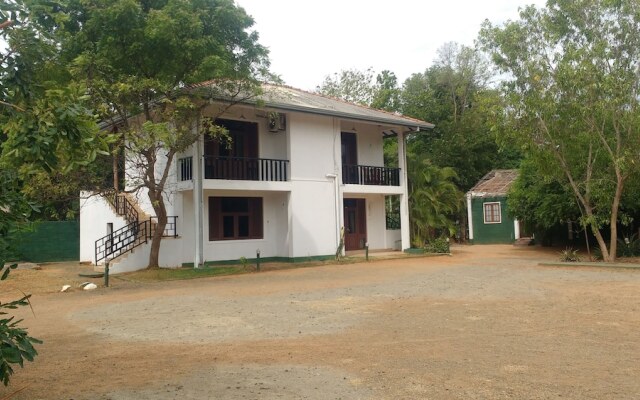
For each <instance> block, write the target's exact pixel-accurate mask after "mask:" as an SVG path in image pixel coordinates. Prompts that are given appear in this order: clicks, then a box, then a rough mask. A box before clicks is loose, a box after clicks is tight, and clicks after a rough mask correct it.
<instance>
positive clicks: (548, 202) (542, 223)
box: [507, 159, 580, 231]
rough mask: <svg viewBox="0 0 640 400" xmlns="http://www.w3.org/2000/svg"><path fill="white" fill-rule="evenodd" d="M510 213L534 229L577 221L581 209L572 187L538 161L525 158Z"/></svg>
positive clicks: (512, 192) (511, 196)
mask: <svg viewBox="0 0 640 400" xmlns="http://www.w3.org/2000/svg"><path fill="white" fill-rule="evenodd" d="M507 207H508V209H509V212H510V214H511V215H512V216H513V217H515V218H517V219H518V220H520V221H523V222H524V223H525V224H526V225H527V226H530V227H532V228H534V231H538V230H547V229H550V228H551V227H553V226H554V225H557V224H560V223H563V222H564V221H577V220H578V219H579V218H580V210H579V208H578V204H577V203H576V201H575V197H574V195H573V192H572V190H571V188H570V187H567V185H563V184H562V183H561V182H558V181H557V180H555V179H553V178H551V177H549V176H546V175H544V174H542V173H541V172H540V171H539V168H538V164H537V163H536V162H534V161H533V160H531V159H525V160H524V161H523V162H522V164H521V166H520V173H519V174H518V178H517V179H516V181H515V182H514V183H513V185H512V186H511V189H510V190H509V195H508V197H507Z"/></svg>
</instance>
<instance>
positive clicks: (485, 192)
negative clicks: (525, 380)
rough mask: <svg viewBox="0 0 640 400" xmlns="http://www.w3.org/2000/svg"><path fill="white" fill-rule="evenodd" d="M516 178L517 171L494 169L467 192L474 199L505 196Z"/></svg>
mask: <svg viewBox="0 0 640 400" xmlns="http://www.w3.org/2000/svg"><path fill="white" fill-rule="evenodd" d="M517 177H518V170H517V169H494V170H492V171H490V172H489V173H488V174H486V175H485V176H483V177H482V179H480V181H478V183H476V185H475V186H474V187H472V188H471V190H469V193H471V195H472V196H474V197H487V196H506V195H507V193H508V192H509V188H510V187H511V185H512V184H513V182H514V181H515V180H516V178H517Z"/></svg>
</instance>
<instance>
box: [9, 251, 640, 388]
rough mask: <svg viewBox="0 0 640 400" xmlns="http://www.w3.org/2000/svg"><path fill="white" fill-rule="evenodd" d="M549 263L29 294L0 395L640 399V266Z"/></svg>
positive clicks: (510, 256) (529, 255)
mask: <svg viewBox="0 0 640 400" xmlns="http://www.w3.org/2000/svg"><path fill="white" fill-rule="evenodd" d="M555 259H557V254H555V253H553V252H548V251H542V250H539V249H535V248H515V247H512V246H459V247H455V248H454V250H453V256H451V257H435V258H434V257H430V258H407V259H399V260H384V261H376V262H370V263H362V264H347V265H329V266H320V267H313V268H303V269H294V270H283V271H274V272H267V273H259V274H248V275H239V276H228V277H219V278H207V279H198V280H191V281H179V282H168V283H167V282H165V283H157V284H145V285H140V284H132V283H128V282H119V281H117V280H114V287H112V288H110V289H99V290H97V291H94V292H89V293H85V292H73V293H55V294H46V295H40V296H35V297H34V298H33V303H34V307H35V312H36V317H35V318H34V317H33V315H31V314H29V313H26V312H24V313H23V314H24V315H23V317H24V318H25V325H26V326H28V327H29V329H30V332H31V334H32V335H33V336H35V337H38V338H41V339H43V340H44V341H45V343H44V345H41V346H40V347H39V351H40V356H39V357H38V358H37V359H36V362H35V363H30V364H29V365H26V366H25V368H24V369H22V370H18V371H17V373H16V375H15V379H14V381H13V383H12V386H11V387H10V388H9V389H8V390H7V389H0V398H2V396H3V395H4V394H7V393H10V392H11V389H12V388H13V389H14V390H15V389H18V388H21V387H23V386H25V385H26V386H27V387H26V389H25V390H23V391H22V392H20V393H18V394H17V395H16V396H15V397H14V398H15V399H38V398H42V399H49V398H54V399H61V398H68V399H161V400H162V399H204V398H212V399H213V398H216V399H232V400H235V399H513V398H527V399H550V398H554V399H555V398H569V399H635V398H639V396H640V395H639V393H640V334H639V332H640V270H615V269H604V268H603V269H600V268H586V267H585V268H581V267H580V268H578V267H566V268H557V267H542V266H538V262H540V261H553V260H555ZM27 289H28V288H27Z"/></svg>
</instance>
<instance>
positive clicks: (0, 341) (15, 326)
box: [0, 260, 42, 386]
mask: <svg viewBox="0 0 640 400" xmlns="http://www.w3.org/2000/svg"><path fill="white" fill-rule="evenodd" d="M16 267H17V265H16V264H13V265H10V266H5V265H4V262H2V261H1V260H0V274H1V275H0V280H5V279H6V278H7V276H9V271H11V270H12V269H15V268H16ZM29 297H31V295H24V296H23V297H22V298H21V299H18V300H14V301H10V302H7V303H0V381H2V383H3V384H4V385H5V386H7V385H8V384H9V378H10V377H11V375H13V368H12V365H15V364H17V365H19V366H21V367H22V366H23V364H24V360H27V361H33V358H34V357H35V356H36V354H38V352H37V351H36V349H35V348H33V344H34V343H42V342H41V341H40V340H38V339H35V338H32V337H31V336H29V335H28V333H27V330H26V329H24V328H21V327H20V326H19V324H20V322H22V320H14V318H15V317H9V316H7V313H6V312H4V311H3V310H7V309H9V310H13V309H16V308H18V307H21V306H26V305H29V306H30V304H29Z"/></svg>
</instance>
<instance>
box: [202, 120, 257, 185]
mask: <svg viewBox="0 0 640 400" xmlns="http://www.w3.org/2000/svg"><path fill="white" fill-rule="evenodd" d="M216 124H217V125H220V126H223V127H225V128H226V129H227V130H228V131H229V137H230V139H231V141H230V142H229V143H227V142H225V141H219V140H215V139H213V138H210V137H205V145H204V155H205V177H206V178H207V179H238V180H257V178H258V167H259V165H258V164H259V160H258V124H256V123H252V122H245V121H231V120H225V119H218V120H216Z"/></svg>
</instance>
